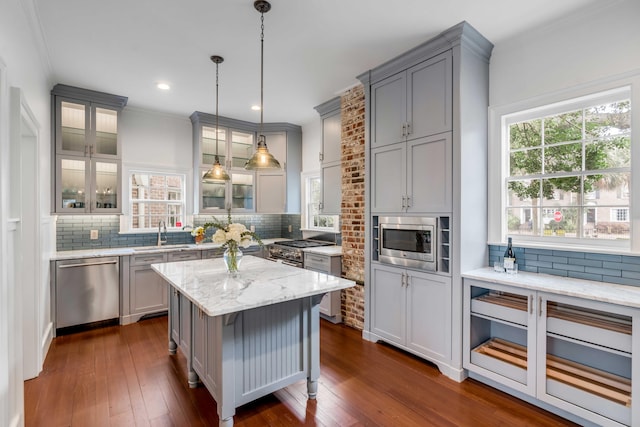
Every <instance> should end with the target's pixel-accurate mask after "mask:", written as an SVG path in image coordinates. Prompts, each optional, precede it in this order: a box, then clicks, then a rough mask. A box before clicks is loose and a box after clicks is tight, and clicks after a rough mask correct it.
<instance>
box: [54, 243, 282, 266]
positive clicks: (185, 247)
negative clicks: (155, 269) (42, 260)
mask: <svg viewBox="0 0 640 427" xmlns="http://www.w3.org/2000/svg"><path fill="white" fill-rule="evenodd" d="M279 240H289V239H262V243H263V244H264V245H265V246H266V245H268V244H270V243H274V242H277V241H279ZM251 246H257V243H256V242H253V243H252V245H251ZM219 247H220V245H219V244H217V243H202V244H199V245H196V244H195V243H182V244H175V245H162V246H136V247H120V248H95V249H82V250H75V251H58V252H55V253H54V254H53V255H52V256H51V261H60V260H64V259H78V258H97V257H105V256H127V255H137V254H150V253H163V252H177V251H193V250H198V251H201V250H207V249H217V248H219Z"/></svg>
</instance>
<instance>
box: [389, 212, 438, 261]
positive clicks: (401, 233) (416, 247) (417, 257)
mask: <svg viewBox="0 0 640 427" xmlns="http://www.w3.org/2000/svg"><path fill="white" fill-rule="evenodd" d="M436 224H437V219H436V218H424V217H392V216H386V217H382V216H381V217H378V251H379V253H378V260H379V261H380V262H384V263H387V264H395V265H402V266H405V267H411V268H420V269H423V270H429V271H436V265H437V258H436V248H437V233H436V228H437V225H436Z"/></svg>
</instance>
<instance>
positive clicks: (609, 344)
mask: <svg viewBox="0 0 640 427" xmlns="http://www.w3.org/2000/svg"><path fill="white" fill-rule="evenodd" d="M463 276H464V278H465V279H464V286H463V289H464V291H463V292H464V307H465V314H464V319H463V323H464V329H465V330H464V356H463V359H464V361H465V365H464V366H465V368H466V369H468V370H469V375H470V376H471V377H473V378H475V379H478V380H480V381H485V380H486V381H487V382H488V383H490V384H491V382H492V381H493V382H494V385H495V383H498V384H500V385H501V386H504V387H507V390H512V391H513V392H519V393H523V394H524V395H525V396H527V399H532V400H530V401H531V403H534V404H538V405H540V406H542V407H545V408H547V409H550V410H552V412H555V411H557V413H558V414H560V415H563V416H566V417H568V418H570V419H572V420H573V421H576V422H578V423H579V424H584V425H598V426H633V425H640V409H639V407H638V405H637V404H634V403H633V400H632V395H639V394H640V387H639V384H640V368H639V366H640V364H638V362H637V360H635V361H634V360H633V359H634V357H640V339H639V338H638V336H637V334H638V332H637V331H638V330H639V329H638V327H637V326H636V328H634V327H633V326H634V324H635V325H638V324H640V306H639V305H638V304H639V303H640V288H635V287H632V286H624V285H616V284H611V283H602V282H591V281H586V280H579V279H567V278H563V277H555V276H547V275H541V274H533V273H520V274H517V275H507V274H505V273H498V272H494V271H493V269H489V268H486V269H480V270H476V271H473V272H471V273H469V274H464V275H463ZM634 330H635V333H634ZM634 335H635V338H634ZM548 405H550V408H549V406H548ZM572 417H575V418H572Z"/></svg>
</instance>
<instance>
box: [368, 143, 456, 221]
mask: <svg viewBox="0 0 640 427" xmlns="http://www.w3.org/2000/svg"><path fill="white" fill-rule="evenodd" d="M451 145H452V144H451V133H450V132H446V133H443V134H438V135H434V136H430V137H425V138H420V139H416V140H412V141H409V142H406V143H405V142H400V143H396V144H392V145H386V146H382V147H377V148H374V149H372V150H371V189H372V194H371V211H372V212H374V213H397V212H407V213H420V212H431V213H435V212H442V213H446V212H451V208H452V206H451V203H452V178H453V176H452V152H451V148H452V147H451Z"/></svg>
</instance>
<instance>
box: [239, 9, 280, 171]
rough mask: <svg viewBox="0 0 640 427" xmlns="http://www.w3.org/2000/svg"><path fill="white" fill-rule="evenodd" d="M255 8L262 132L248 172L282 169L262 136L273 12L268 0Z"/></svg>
mask: <svg viewBox="0 0 640 427" xmlns="http://www.w3.org/2000/svg"><path fill="white" fill-rule="evenodd" d="M253 7H254V8H255V9H256V10H257V11H258V12H260V21H261V27H260V28H261V33H260V130H259V132H258V147H257V149H256V151H255V153H253V155H252V156H251V158H250V159H249V160H247V163H245V165H244V168H245V169H247V170H260V169H280V162H278V160H276V158H275V157H273V154H271V153H269V149H268V148H267V138H266V137H265V136H264V135H263V134H262V126H263V117H264V115H263V111H264V14H265V13H266V12H268V11H269V10H271V4H270V3H269V2H268V1H266V0H256V1H255V2H254V3H253Z"/></svg>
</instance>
